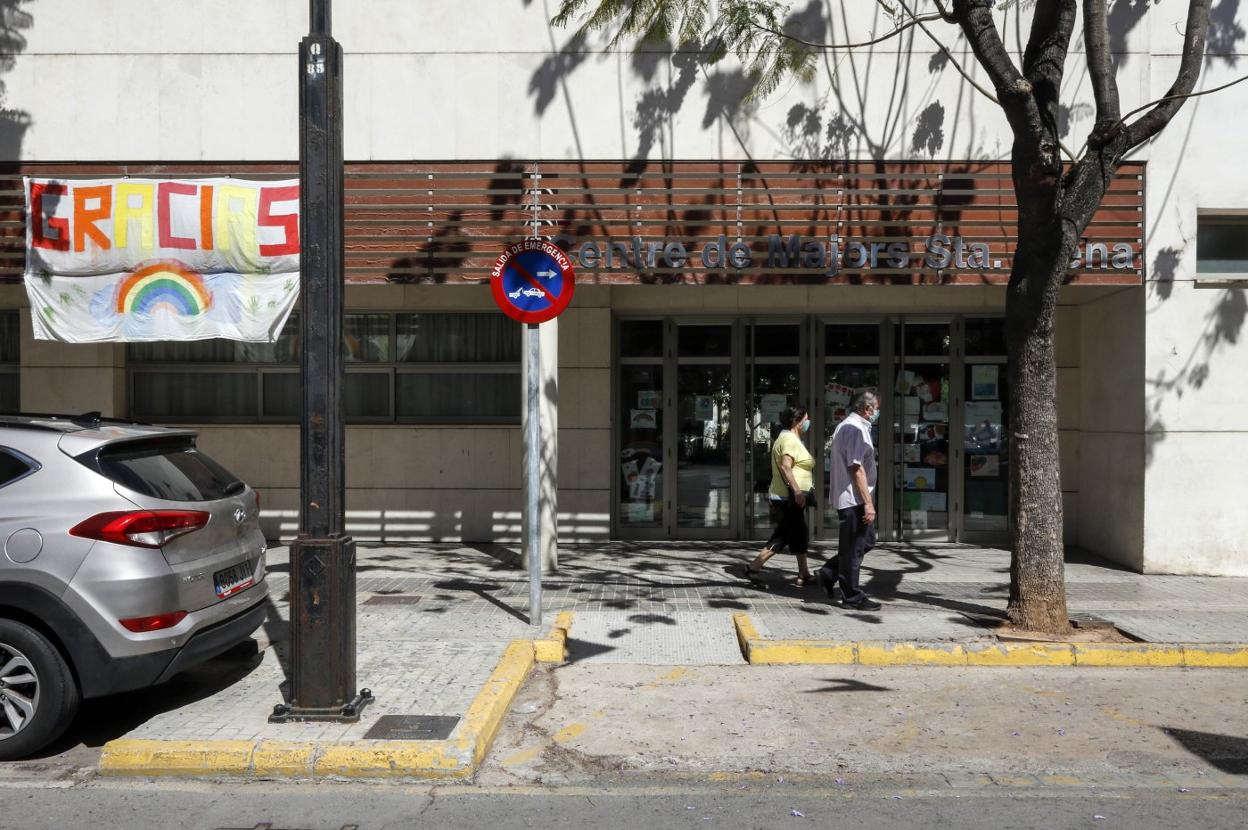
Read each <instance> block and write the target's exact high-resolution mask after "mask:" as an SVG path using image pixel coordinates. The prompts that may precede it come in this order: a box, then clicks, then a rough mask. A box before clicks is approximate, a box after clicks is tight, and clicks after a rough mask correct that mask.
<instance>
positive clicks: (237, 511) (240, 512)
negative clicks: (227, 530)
mask: <svg viewBox="0 0 1248 830" xmlns="http://www.w3.org/2000/svg"><path fill="white" fill-rule="evenodd" d="M246 518H247V511H246V510H244V509H243V508H241V507H236V508H234V521H235V522H237V523H239V524H240V525H241V524H242V523H243V520H244V519H246Z"/></svg>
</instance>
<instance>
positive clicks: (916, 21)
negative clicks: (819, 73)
mask: <svg viewBox="0 0 1248 830" xmlns="http://www.w3.org/2000/svg"><path fill="white" fill-rule="evenodd" d="M943 19H944V18H942V17H941V16H940V15H939V14H925V15H923V16H922V17H912V18H911V19H910V20H909V21H907V22H906V23H903V24H902V25H900V26H898V27H897V28H895V29H893V30H892V31H890V32H889V33H888V34H885V35H880V36H879V37H877V38H874V39H872V40H864V41H862V42H860V43H816V42H815V41H810V40H805V39H803V38H800V37H798V36H797V35H794V34H790V33H788V32H784V31H781V30H779V29H773V28H771V27H770V26H765V25H763V24H762V23H759V22H757V21H754V22H752V23H751V24H750V25H752V26H753V27H754V28H755V29H758V30H759V31H760V32H767V33H768V34H772V35H775V36H776V37H783V38H787V39H788V40H791V41H793V42H794V43H800V44H801V45H802V46H807V47H809V48H811V49H827V50H829V51H835V50H837V49H860V48H862V47H864V46H874V45H876V44H877V43H883V42H884V41H886V40H889V39H891V38H894V37H897V35H899V34H901V33H902V32H904V31H906V30H907V29H909V28H911V27H913V26H919V25H922V23H923V22H924V21H928V20H943Z"/></svg>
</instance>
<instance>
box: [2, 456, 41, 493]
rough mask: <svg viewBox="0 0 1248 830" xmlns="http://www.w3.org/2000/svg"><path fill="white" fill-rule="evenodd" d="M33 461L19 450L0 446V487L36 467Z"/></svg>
mask: <svg viewBox="0 0 1248 830" xmlns="http://www.w3.org/2000/svg"><path fill="white" fill-rule="evenodd" d="M36 466H37V465H36V464H35V462H33V461H31V460H30V459H29V458H27V457H26V456H24V455H22V454H21V453H19V452H15V451H14V450H11V449H9V448H8V447H0V487H4V486H5V485H7V484H12V483H13V482H15V481H17V480H18V479H19V478H22V477H23V476H25V475H27V474H29V473H30V472H32V471H33V470H35V468H36Z"/></svg>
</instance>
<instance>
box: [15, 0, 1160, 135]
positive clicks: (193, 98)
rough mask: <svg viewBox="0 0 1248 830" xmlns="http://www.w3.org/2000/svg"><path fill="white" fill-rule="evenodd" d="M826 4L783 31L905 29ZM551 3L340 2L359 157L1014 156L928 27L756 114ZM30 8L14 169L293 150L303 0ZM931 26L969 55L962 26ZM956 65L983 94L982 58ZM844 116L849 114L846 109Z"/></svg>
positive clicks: (1122, 37) (714, 76) (1086, 96)
mask: <svg viewBox="0 0 1248 830" xmlns="http://www.w3.org/2000/svg"><path fill="white" fill-rule="evenodd" d="M829 5H830V8H828V7H826V6H825V4H824V3H823V2H822V0H806V2H803V0H798V2H796V3H794V4H793V13H794V21H793V24H794V25H795V26H796V27H797V30H798V31H800V32H802V33H803V34H804V35H805V36H806V37H808V38H809V39H811V40H815V41H824V40H832V41H835V40H837V39H839V38H841V37H842V36H847V35H854V36H858V35H861V36H863V37H860V38H859V39H866V37H865V36H868V35H870V34H873V33H874V34H879V33H882V32H885V31H887V30H888V29H890V28H892V26H893V23H892V21H891V19H890V18H889V17H888V16H887V15H886V14H885V13H884V12H883V11H882V9H881V8H880V7H879V6H878V5H877V4H875V3H864V2H860V1H859V0H843V2H833V3H831V4H829ZM1178 5H1181V4H1166V5H1163V6H1162V7H1161V8H1158V9H1155V10H1152V12H1151V14H1150V16H1151V17H1156V18H1158V19H1161V18H1165V19H1166V20H1167V21H1169V22H1173V20H1174V19H1175V18H1176V16H1177V17H1179V18H1181V15H1176V13H1175V12H1174V10H1173V9H1172V8H1171V6H1178ZM557 8H558V2H557V1H556V0H534V1H533V2H517V0H425V2H422V3H420V4H419V7H417V6H416V5H415V4H413V3H411V2H410V0H370V2H367V3H362V2H354V3H341V2H340V3H338V4H336V6H335V9H334V34H335V36H336V37H337V38H338V39H339V40H340V41H341V42H342V44H343V47H344V49H345V51H346V65H345V73H346V74H345V84H346V86H345V96H344V101H345V123H346V143H345V147H346V153H347V157H348V158H352V159H361V160H364V159H411V158H418V159H442V158H459V159H470V158H502V157H508V156H511V157H521V158H524V157H537V158H587V159H592V158H635V157H641V158H647V157H648V158H661V157H667V158H714V159H721V158H733V159H735V158H744V157H747V156H753V157H756V158H784V157H788V156H791V155H795V156H801V157H838V156H839V157H845V156H880V157H892V158H907V157H929V156H931V157H935V158H968V157H969V158H981V157H988V158H1000V157H1003V156H1004V155H1006V154H1007V153H1008V148H1009V146H1010V138H1009V135H1008V131H1007V128H1006V123H1005V119H1004V117H1003V116H1002V114H1001V112H1000V110H999V108H997V107H996V106H995V105H991V104H989V103H988V102H986V101H985V100H984V99H982V98H980V97H978V95H977V94H976V93H973V92H971V91H970V90H969V89H968V87H967V86H966V85H965V83H964V82H963V80H962V78H961V76H960V75H959V74H958V72H957V70H956V69H955V67H953V66H952V65H950V64H949V63H948V61H944V60H940V59H935V60H934V57H935V56H936V55H937V51H936V47H935V46H934V44H933V43H932V42H931V41H930V40H929V39H928V38H926V37H925V36H924V35H923V34H922V33H921V32H919V31H917V30H911V32H910V33H909V34H907V35H906V36H904V37H902V38H899V39H897V40H894V41H891V42H888V43H885V44H882V45H880V46H878V47H876V48H874V49H870V50H859V51H855V52H842V53H838V54H837V57H836V60H835V62H832V61H829V62H828V63H826V64H822V65H820V66H819V67H818V71H817V72H816V74H815V77H814V78H813V79H812V81H811V82H810V83H807V84H787V83H786V84H784V85H782V87H781V89H780V90H779V91H778V92H777V94H775V95H773V96H771V97H769V98H768V99H767V100H766V101H764V102H753V101H747V100H746V99H745V93H746V85H745V83H744V82H743V69H742V67H741V65H740V64H738V63H736V62H735V61H733V60H731V59H730V60H726V61H724V62H722V63H720V64H716V65H713V66H708V67H705V69H704V70H703V69H699V68H698V66H697V65H696V64H695V63H694V62H692V61H690V60H689V59H688V58H687V56H679V57H677V58H675V59H673V57H672V56H671V55H670V54H668V53H667V52H666V51H665V50H663V49H659V48H653V47H652V48H650V51H649V52H648V53H646V54H643V55H640V56H634V55H632V54H630V53H628V52H626V51H622V50H613V49H610V48H608V46H607V42H606V41H607V39H608V37H609V34H607V35H603V34H595V35H592V36H590V37H589V38H588V39H586V40H583V41H582V40H578V39H576V38H575V36H574V29H575V27H570V28H569V29H556V28H553V27H551V26H550V24H549V20H550V17H551V16H552V15H553V14H554V12H555V11H556V10H557ZM22 11H23V12H24V13H25V15H27V17H26V18H23V21H22V22H23V23H24V24H26V25H22V26H21V27H20V34H21V36H22V38H23V39H24V46H23V48H21V49H20V50H19V52H20V53H19V54H18V55H16V56H15V59H14V65H13V68H12V70H11V71H10V72H9V73H8V74H7V75H6V83H7V86H8V92H7V102H6V106H7V107H9V108H10V109H11V111H12V112H13V113H16V114H18V115H15V116H14V120H13V129H12V131H11V132H10V134H9V135H8V136H7V138H8V140H9V142H10V144H11V145H15V146H10V147H7V148H0V150H3V151H4V152H5V153H6V154H7V157H13V158H19V157H20V158H25V159H40V160H66V159H70V160H87V159H100V160H117V159H134V160H197V159H234V160H253V159H260V160H266V159H274V160H287V159H291V158H294V157H295V155H296V151H297V144H296V142H297V133H296V118H295V117H296V114H297V112H298V95H297V89H296V87H295V84H294V78H295V71H296V68H297V58H296V51H297V48H298V44H299V40H300V38H301V37H302V36H303V35H304V33H305V32H306V29H307V2H306V0H265V2H262V3H258V2H255V0H214V2H211V3H205V2H190V0H159V2H152V1H151V0H149V2H138V0H44V2H40V3H31V4H26V5H24V6H23V8H22ZM1180 11H1181V9H1180ZM829 12H830V13H831V18H832V20H833V21H834V25H833V23H832V22H830V21H829V19H828V16H829ZM1120 20H1121V18H1119V17H1117V16H1116V17H1115V24H1116V27H1117V29H1118V31H1117V36H1116V37H1115V40H1114V42H1115V44H1116V45H1117V46H1118V47H1119V48H1120V49H1121V50H1122V51H1123V52H1134V53H1141V52H1147V50H1148V48H1149V40H1150V37H1151V36H1152V32H1151V31H1150V30H1149V28H1148V27H1145V26H1139V25H1135V26H1131V27H1130V28H1128V27H1127V25H1126V24H1127V23H1129V22H1131V21H1127V20H1122V25H1118V24H1119V22H1120ZM482 21H488V25H482ZM1005 22H1006V24H1007V25H1006V27H1005V33H1006V41H1007V46H1009V48H1011V49H1015V48H1017V44H1016V43H1015V40H1016V38H1015V36H1014V33H1015V32H1016V31H1021V32H1022V33H1024V36H1025V33H1026V31H1027V21H1026V20H1023V21H1021V22H1019V21H1016V20H1015V18H1014V16H1007V17H1006V18H1005ZM933 26H934V29H935V30H936V31H938V32H939V33H940V34H942V35H944V36H947V37H948V39H949V40H950V42H953V43H954V44H955V47H954V52H955V53H957V54H959V55H963V54H964V51H963V47H962V46H961V45H959V44H958V41H959V40H960V38H959V37H958V36H957V30H956V28H955V27H953V26H950V25H948V24H943V23H940V24H933ZM1076 49H1078V47H1076ZM1019 51H1021V49H1020V50H1019ZM1081 62H1082V58H1081V56H1080V55H1079V54H1078V52H1077V51H1076V54H1075V57H1074V59H1073V65H1072V67H1071V68H1070V70H1069V71H1068V73H1067V75H1068V77H1069V78H1070V79H1071V80H1070V81H1069V82H1068V83H1067V84H1066V87H1067V89H1066V90H1065V97H1066V99H1067V100H1066V101H1065V103H1067V104H1068V113H1069V115H1068V118H1069V120H1070V121H1071V122H1072V123H1073V124H1075V125H1078V124H1085V126H1086V124H1089V123H1090V118H1089V117H1088V115H1087V113H1086V112H1085V109H1084V108H1083V107H1082V106H1080V105H1081V104H1086V103H1087V102H1088V101H1090V100H1091V92H1090V90H1089V88H1088V85H1087V82H1086V73H1084V72H1083V71H1082V67H1081V65H1080V64H1081ZM963 64H964V66H965V68H966V69H967V70H968V72H969V73H970V74H971V75H972V76H973V77H975V78H976V79H977V80H978V81H979V82H980V83H981V84H982V85H988V86H990V85H991V84H990V83H988V81H987V79H986V78H985V77H984V75H983V73H982V72H981V71H980V70H979V69H978V68H977V66H976V65H975V62H974V60H972V59H969V57H968V58H967V59H965V60H964V61H963ZM1146 64H1147V61H1146V60H1143V59H1138V60H1135V61H1133V62H1131V63H1130V64H1129V65H1128V67H1127V69H1126V70H1125V71H1124V72H1123V74H1122V80H1121V84H1122V89H1123V101H1124V104H1126V105H1127V106H1132V105H1134V104H1135V103H1136V102H1139V101H1143V100H1146V98H1144V97H1143V96H1144V95H1145V94H1146V90H1144V89H1143V87H1144V86H1145V84H1147V83H1148V82H1149V81H1150V78H1149V75H1148V73H1147V72H1146V71H1145V66H1146ZM157 78H159V79H161V82H160V83H154V82H153V79H157ZM1166 85H1167V84H1163V85H1162V88H1164V87H1165V86H1166ZM433 101H436V102H439V103H440V104H442V105H445V104H446V103H447V102H454V104H455V112H454V113H453V114H450V113H445V112H442V111H441V110H440V108H435V109H433V110H431V108H430V106H429V104H430V102H433ZM858 102H860V103H858ZM838 104H839V106H841V107H845V109H844V110H842V111H841V113H840V115H839V118H834V117H833V116H832V115H831V114H830V113H831V112H832V111H833V110H834V109H835V108H836V107H837V106H838ZM808 115H809V116H810V117H807V116H808ZM19 116H20V117H19ZM834 124H835V126H834ZM83 125H89V127H90V128H89V129H83Z"/></svg>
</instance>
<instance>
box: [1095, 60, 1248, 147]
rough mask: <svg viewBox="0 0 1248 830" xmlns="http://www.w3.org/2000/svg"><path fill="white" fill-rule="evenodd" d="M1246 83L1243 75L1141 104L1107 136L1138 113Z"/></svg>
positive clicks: (1245, 76)
mask: <svg viewBox="0 0 1248 830" xmlns="http://www.w3.org/2000/svg"><path fill="white" fill-rule="evenodd" d="M1244 81H1248V75H1241V76H1240V77H1238V78H1236V79H1235V80H1233V81H1227V82H1226V83H1224V84H1221V85H1220V86H1215V87H1213V88H1212V89H1202V90H1201V91H1200V92H1189V93H1186V94H1184V95H1166V96H1165V97H1162V98H1158V99H1156V100H1154V101H1149V102H1148V103H1147V104H1141V105H1140V106H1138V107H1136V108H1135V109H1133V110H1131V111H1130V112H1128V113H1127V114H1126V115H1123V116H1122V117H1121V118H1119V119H1118V120H1117V121H1115V122H1114V123H1112V124H1110V125H1109V126H1108V127H1107V128H1106V133H1107V134H1109V135H1113V134H1115V133H1116V132H1117V131H1118V130H1119V129H1120V128H1121V127H1122V125H1123V124H1125V123H1126V121H1127V119H1128V118H1130V117H1131V116H1133V115H1135V114H1136V113H1140V112H1144V110H1146V109H1151V108H1153V107H1155V106H1157V105H1158V104H1164V103H1167V102H1169V101H1180V102H1181V101H1186V100H1187V99H1188V98H1199V97H1201V96H1202V95H1212V94H1213V93H1215V92H1221V91H1222V90H1224V89H1230V88H1231V87H1233V86H1236V85H1238V84H1242V83H1243V82H1244ZM1089 141H1090V140H1089ZM1088 146H1090V143H1089V144H1085V145H1084V148H1085V149H1086V148H1087V147H1088ZM1131 146H1132V147H1134V146H1135V145H1134V144H1133V145H1131ZM1127 149H1128V150H1129V149H1131V148H1130V147H1128V148H1127Z"/></svg>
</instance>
